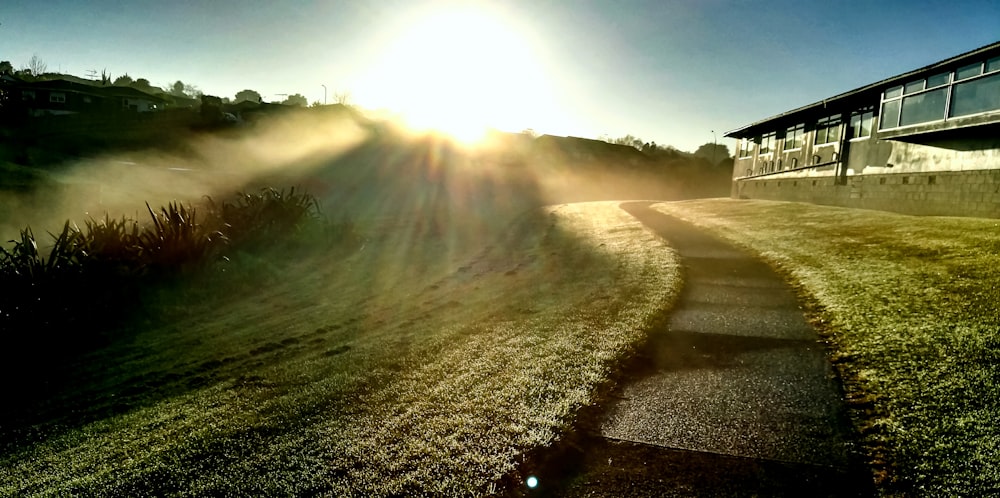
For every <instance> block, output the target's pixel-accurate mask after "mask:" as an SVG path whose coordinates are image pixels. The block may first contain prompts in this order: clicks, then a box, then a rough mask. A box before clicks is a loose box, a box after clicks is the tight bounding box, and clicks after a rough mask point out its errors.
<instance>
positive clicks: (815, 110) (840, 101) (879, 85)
mask: <svg viewBox="0 0 1000 498" xmlns="http://www.w3.org/2000/svg"><path fill="white" fill-rule="evenodd" d="M991 52H998V53H1000V41H998V42H994V43H991V44H989V45H985V46H982V47H979V48H977V49H975V50H971V51H969V52H965V53H963V54H959V55H956V56H954V57H950V58H948V59H945V60H943V61H940V62H935V63H933V64H930V65H927V66H924V67H921V68H919V69H914V70H912V71H907V72H905V73H903V74H900V75H897V76H893V77H891V78H886V79H884V80H880V81H876V82H875V83H871V84H869V85H865V86H862V87H859V88H855V89H854V90H851V91H848V92H844V93H841V94H839V95H834V96H833V97H830V98H826V99H823V100H820V101H819V102H814V103H812V104H809V105H805V106H802V107H799V108H797V109H792V110H790V111H786V112H783V113H781V114H776V115H774V116H771V117H769V118H766V119H762V120H760V121H755V122H753V123H750V124H748V125H745V126H741V127H739V128H736V129H733V130H730V131H727V132H726V133H725V134H724V135H723V136H726V137H731V138H746V137H750V136H754V135H756V131H758V129H759V128H762V127H763V126H764V125H773V124H775V123H780V122H782V121H801V120H799V119H792V118H793V117H795V118H799V117H800V116H804V115H811V114H815V115H816V116H817V117H823V116H822V115H828V114H832V113H835V112H837V111H838V110H842V109H844V108H848V107H851V106H852V105H853V104H855V103H857V102H858V101H868V99H869V98H870V97H871V96H872V95H881V93H882V90H883V89H884V88H886V87H888V86H889V85H892V84H894V83H895V84H902V83H904V82H906V81H908V80H910V79H912V78H914V77H916V76H917V75H921V74H925V73H933V72H935V71H939V70H944V69H945V68H951V67H952V66H956V65H961V63H962V62H967V61H969V60H971V59H976V58H980V57H982V56H984V55H986V54H989V53H991ZM868 102H870V103H872V104H876V103H878V102H877V101H868ZM772 131H773V130H772Z"/></svg>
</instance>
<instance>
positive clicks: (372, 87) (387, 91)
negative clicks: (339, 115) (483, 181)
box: [363, 8, 553, 142]
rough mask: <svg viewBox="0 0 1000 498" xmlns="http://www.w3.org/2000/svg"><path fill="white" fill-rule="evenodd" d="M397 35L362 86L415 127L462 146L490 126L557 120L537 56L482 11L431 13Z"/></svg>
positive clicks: (522, 38) (498, 20) (518, 35)
mask: <svg viewBox="0 0 1000 498" xmlns="http://www.w3.org/2000/svg"><path fill="white" fill-rule="evenodd" d="M421 19H422V20H418V21H417V22H416V23H415V24H412V27H411V28H409V29H407V30H405V31H404V32H403V33H402V34H396V35H394V39H393V40H392V41H391V42H390V43H389V45H388V47H387V49H386V50H385V51H384V52H383V53H382V55H381V57H379V59H378V61H377V62H376V63H375V64H374V65H373V69H372V70H371V74H370V75H369V77H368V78H366V79H367V81H365V82H364V85H363V86H364V87H365V89H366V92H367V94H368V99H369V100H372V101H377V102H378V106H382V107H385V108H388V109H392V110H395V111H397V112H399V113H400V114H401V115H402V116H403V118H404V119H405V121H406V122H407V123H408V124H409V125H410V126H412V127H414V128H416V129H421V130H435V131H441V132H445V133H447V134H450V135H452V136H453V137H455V138H457V139H459V140H462V141H466V142H469V141H475V140H479V139H481V138H482V137H483V136H484V135H485V134H486V130H487V129H489V128H495V129H501V130H507V131H518V130H521V129H524V128H528V127H531V126H532V121H533V120H536V119H537V116H538V115H540V114H552V113H553V111H552V104H551V102H552V100H553V99H552V98H551V95H550V93H551V92H550V91H549V90H548V87H549V85H548V83H547V78H546V76H545V75H544V72H543V70H542V68H543V67H544V65H543V64H541V63H540V62H539V61H538V59H537V57H535V55H534V53H535V50H533V49H532V46H531V44H530V43H529V42H528V41H527V40H528V37H526V36H524V35H523V34H522V33H521V32H520V31H519V30H518V29H516V28H515V27H514V26H513V24H512V23H508V22H505V21H504V19H503V17H502V16H500V15H498V14H495V13H491V12H489V11H486V10H483V9H473V8H453V9H450V10H445V11H438V12H431V13H426V14H424V15H423V17H422V18H421Z"/></svg>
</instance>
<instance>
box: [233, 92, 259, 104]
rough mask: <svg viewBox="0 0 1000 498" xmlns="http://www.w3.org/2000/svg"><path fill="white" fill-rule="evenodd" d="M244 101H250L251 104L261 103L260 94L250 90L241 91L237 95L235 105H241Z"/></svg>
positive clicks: (234, 100)
mask: <svg viewBox="0 0 1000 498" xmlns="http://www.w3.org/2000/svg"><path fill="white" fill-rule="evenodd" d="M244 100H248V101H250V102H260V101H261V98H260V93H258V92H257V91H255V90H250V89H247V90H240V91H239V92H237V93H236V98H235V99H233V103H236V104H239V103H240V102H243V101H244Z"/></svg>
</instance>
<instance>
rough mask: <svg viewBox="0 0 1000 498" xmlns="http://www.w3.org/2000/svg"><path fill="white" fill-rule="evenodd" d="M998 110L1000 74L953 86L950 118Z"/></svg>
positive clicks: (999, 107) (999, 105) (999, 106)
mask: <svg viewBox="0 0 1000 498" xmlns="http://www.w3.org/2000/svg"><path fill="white" fill-rule="evenodd" d="M998 109H1000V74H994V75H992V76H987V77H985V78H979V79H976V80H972V81H966V82H965V83H959V84H957V85H955V86H954V90H952V94H951V111H950V112H949V113H948V115H949V116H951V117H956V116H968V115H969V114H978V113H981V112H987V111H995V110H998Z"/></svg>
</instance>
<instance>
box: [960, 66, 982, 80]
mask: <svg viewBox="0 0 1000 498" xmlns="http://www.w3.org/2000/svg"><path fill="white" fill-rule="evenodd" d="M982 71H983V64H982V63H980V62H977V63H975V64H969V65H968V66H965V67H960V68H958V71H955V81H958V80H964V79H967V78H971V77H973V76H979V75H980V74H982Z"/></svg>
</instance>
